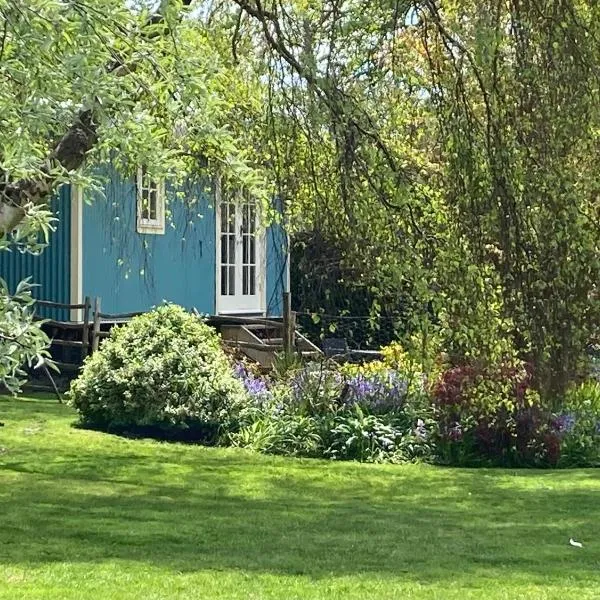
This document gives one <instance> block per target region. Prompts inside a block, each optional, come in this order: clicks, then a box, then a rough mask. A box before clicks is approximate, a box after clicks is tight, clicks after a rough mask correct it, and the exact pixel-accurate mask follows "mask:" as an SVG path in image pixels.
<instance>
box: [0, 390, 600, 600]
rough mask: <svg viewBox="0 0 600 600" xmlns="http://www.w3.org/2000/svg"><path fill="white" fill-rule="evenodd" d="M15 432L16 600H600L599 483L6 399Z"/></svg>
mask: <svg viewBox="0 0 600 600" xmlns="http://www.w3.org/2000/svg"><path fill="white" fill-rule="evenodd" d="M0 420H2V421H4V423H5V426H4V427H3V428H0V511H1V515H2V516H1V519H0V598H2V599H4V598H6V599H10V600H17V599H19V598H40V599H48V598H50V599H52V598H59V599H61V600H62V599H66V600H67V599H73V598H82V599H83V598H85V599H94V600H97V599H99V600H103V599H111V600H118V599H123V598H128V599H129V598H140V599H142V598H143V599H144V600H152V599H158V598H161V599H163V598H165V599H166V598H168V599H171V598H181V599H185V600H191V599H196V598H198V599H200V598H202V599H212V598H215V599H217V598H218V599H228V600H234V599H238V598H254V599H258V598H266V599H282V600H287V599H295V598H297V599H302V600H310V599H315V598H322V599H328V600H329V599H335V598H352V599H361V600H364V599H371V598H372V599H377V600H381V599H384V598H394V599H404V598H428V599H429V598H440V599H444V600H447V599H454V598H456V599H459V598H460V599H463V598H477V599H499V598H535V599H536V600H537V599H544V598H556V599H561V600H562V599H565V598H578V599H581V598H598V597H599V596H600V587H599V586H600V473H598V472H596V471H591V470H577V471H508V470H485V469H480V470H467V469H443V468H436V467H431V466H418V465H408V466H393V465H383V466H377V465H359V464H352V463H327V462H322V461H310V460H294V459H285V458H278V457H264V456H257V455H253V454H250V453H247V452H244V451H240V450H233V449H231V450H230V449H212V448H202V447H197V446H185V445H179V444H164V443H158V442H153V441H145V440H143V441H142V440H138V441H133V440H126V439H122V438H118V437H115V436H111V435H106V434H101V433H97V432H91V431H84V430H79V429H75V428H73V427H72V426H71V425H72V423H73V421H74V414H73V413H72V412H71V411H70V409H68V408H66V407H64V406H60V405H58V404H57V403H56V402H55V401H54V400H25V399H24V400H8V399H0ZM570 537H573V538H576V539H580V540H582V541H583V543H584V547H583V548H582V549H577V548H573V547H571V546H570V545H569V538H570Z"/></svg>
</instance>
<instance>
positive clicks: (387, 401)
mask: <svg viewBox="0 0 600 600" xmlns="http://www.w3.org/2000/svg"><path fill="white" fill-rule="evenodd" d="M348 388H349V392H350V393H349V399H350V400H351V401H352V402H353V403H355V404H360V405H361V406H366V407H367V408H371V409H375V410H377V409H386V408H387V409H390V408H399V407H400V406H401V405H402V403H403V401H404V398H405V396H406V392H407V390H408V384H407V383H406V381H404V380H403V379H401V378H400V376H399V374H398V373H396V372H395V371H388V372H386V373H383V374H377V375H369V376H367V375H362V374H361V375H356V376H354V377H352V378H351V379H350V380H349V381H348Z"/></svg>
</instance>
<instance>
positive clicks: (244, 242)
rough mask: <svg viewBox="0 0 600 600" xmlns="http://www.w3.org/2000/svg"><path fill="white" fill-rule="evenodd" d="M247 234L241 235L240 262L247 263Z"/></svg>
mask: <svg viewBox="0 0 600 600" xmlns="http://www.w3.org/2000/svg"><path fill="white" fill-rule="evenodd" d="M248 241H249V240H248V236H247V235H244V236H243V237H242V262H243V263H244V264H245V265H247V264H248Z"/></svg>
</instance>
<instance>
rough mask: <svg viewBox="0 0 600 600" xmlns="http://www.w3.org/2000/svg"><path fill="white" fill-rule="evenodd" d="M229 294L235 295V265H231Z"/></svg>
mask: <svg viewBox="0 0 600 600" xmlns="http://www.w3.org/2000/svg"><path fill="white" fill-rule="evenodd" d="M229 295H230V296H235V267H229Z"/></svg>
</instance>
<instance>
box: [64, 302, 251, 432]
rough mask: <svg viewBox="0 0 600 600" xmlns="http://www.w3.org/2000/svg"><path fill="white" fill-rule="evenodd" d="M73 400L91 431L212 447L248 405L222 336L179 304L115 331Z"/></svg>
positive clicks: (88, 364) (89, 363)
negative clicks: (182, 440) (180, 440)
mask: <svg viewBox="0 0 600 600" xmlns="http://www.w3.org/2000/svg"><path fill="white" fill-rule="evenodd" d="M69 398H70V403H71V404H72V405H73V406H74V407H75V408H76V409H77V411H78V412H79V415H80V418H81V421H82V423H83V424H84V425H86V426H90V427H94V428H100V429H103V430H108V431H115V432H123V431H130V432H141V433H145V434H151V435H152V434H155V435H159V436H165V437H174V438H190V439H202V440H204V441H206V442H214V441H215V440H216V439H217V436H218V434H219V433H220V432H222V431H224V430H231V429H232V428H235V427H236V422H237V420H238V418H239V415H240V411H241V410H242V409H243V408H244V407H245V406H246V404H247V395H246V392H245V390H244V387H243V385H242V383H241V382H240V381H239V380H238V379H236V378H235V377H234V374H233V371H232V368H231V365H230V363H229V360H228V358H227V357H226V355H225V354H224V352H223V350H222V348H221V346H220V342H219V338H218V336H217V334H216V333H215V332H214V330H213V329H212V328H211V327H209V326H208V325H206V323H204V322H203V321H202V320H201V319H199V318H197V317H195V316H193V315H190V314H188V313H186V312H185V311H184V310H183V309H182V308H180V307H178V306H175V305H164V306H161V307H159V308H157V309H156V310H153V311H152V312H149V313H146V314H144V315H141V316H139V317H135V318H134V319H132V320H131V321H130V322H129V323H128V324H127V325H126V326H124V327H115V328H113V330H112V331H111V335H110V338H109V339H107V340H106V341H105V342H104V343H103V344H102V347H101V348H100V350H99V351H98V352H95V353H94V354H93V355H92V356H91V357H89V358H87V359H86V361H85V364H84V367H83V371H82V373H81V375H80V376H79V377H78V378H77V379H76V380H75V381H74V382H73V383H72V385H71V390H70V392H69Z"/></svg>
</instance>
